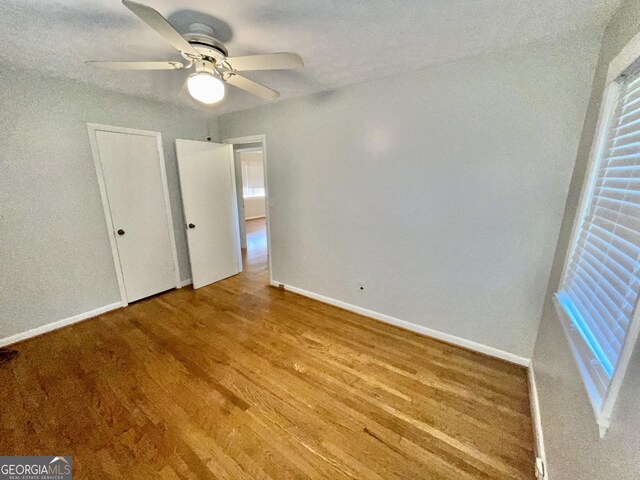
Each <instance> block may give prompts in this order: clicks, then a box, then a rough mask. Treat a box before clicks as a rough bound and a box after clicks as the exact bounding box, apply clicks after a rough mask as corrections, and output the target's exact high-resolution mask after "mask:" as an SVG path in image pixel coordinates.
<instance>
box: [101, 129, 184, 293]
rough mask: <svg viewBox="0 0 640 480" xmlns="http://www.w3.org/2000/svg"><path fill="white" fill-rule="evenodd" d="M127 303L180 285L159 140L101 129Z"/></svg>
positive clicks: (104, 163)
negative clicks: (178, 283)
mask: <svg viewBox="0 0 640 480" xmlns="http://www.w3.org/2000/svg"><path fill="white" fill-rule="evenodd" d="M96 141H97V145H98V151H99V154H100V162H101V167H102V174H103V178H104V183H105V189H106V191H107V197H108V202H109V209H110V211H111V220H112V223H113V228H114V230H115V232H114V233H115V239H116V243H117V247H118V256H119V258H120V268H121V270H122V276H123V279H124V287H125V291H126V295H127V301H128V302H133V301H135V300H139V299H141V298H144V297H148V296H150V295H154V294H156V293H159V292H163V291H165V290H169V289H171V288H174V287H176V272H175V266H174V260H173V254H174V251H173V247H172V244H171V240H170V232H169V228H170V225H169V222H168V220H167V205H166V201H165V194H164V189H163V185H164V179H163V176H162V173H161V170H160V161H161V159H160V154H159V152H158V146H157V141H156V138H155V137H153V136H145V135H133V134H125V133H114V132H105V131H96Z"/></svg>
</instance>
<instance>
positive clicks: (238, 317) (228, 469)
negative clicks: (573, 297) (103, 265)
mask: <svg viewBox="0 0 640 480" xmlns="http://www.w3.org/2000/svg"><path fill="white" fill-rule="evenodd" d="M259 230H260V229H259V228H258V229H257V231H258V233H257V234H256V231H252V232H250V235H253V234H256V235H259V234H260V233H259ZM255 238H256V239H257V236H256V237H255ZM264 243H265V242H259V241H256V244H261V245H264ZM265 258H266V255H265V252H264V247H262V250H260V249H251V248H250V249H249V251H248V253H247V255H246V259H245V263H246V268H245V271H244V272H243V273H242V274H240V275H237V276H235V277H233V278H230V279H227V280H224V281H222V282H220V283H218V284H216V285H212V286H209V287H205V288H202V289H199V290H197V291H194V290H192V289H191V288H184V289H181V290H176V291H172V292H169V293H166V294H163V295H159V296H156V297H153V298H150V299H147V300H143V301H140V302H138V303H136V304H133V305H131V306H130V307H128V308H125V309H121V310H117V311H114V312H110V313H108V314H105V315H102V316H100V317H98V318H95V319H92V320H88V321H85V322H83V323H80V324H77V325H74V326H71V327H68V328H65V329H62V330H58V331H56V332H53V333H50V334H47V335H44V336H42V337H39V338H35V339H32V340H29V341H25V342H23V343H20V344H18V345H15V346H14V348H16V349H17V350H19V352H20V354H19V356H18V357H17V358H16V359H14V360H12V361H11V362H10V363H7V364H5V365H3V366H0V387H1V388H0V454H1V455H38V454H39V455H73V467H74V478H75V479H102V478H123V479H146V478H162V479H177V478H190V479H207V478H220V479H223V478H229V479H243V478H247V479H266V478H273V479H281V478H325V479H332V480H333V479H343V478H344V479H347V478H350V479H367V480H369V479H395V478H405V479H412V480H413V479H419V478H424V479H440V478H446V479H456V480H458V479H475V478H500V479H502V478H505V479H508V478H512V479H523V478H527V479H530V478H533V477H534V476H533V457H534V454H533V437H532V431H531V420H530V416H529V398H528V391H527V380H526V373H525V370H524V369H522V368H520V367H517V366H514V365H510V364H508V363H505V362H502V361H499V360H495V359H492V358H489V357H485V356H482V355H480V354H476V353H473V352H470V351H466V350H463V349H460V348H457V347H454V346H451V345H447V344H445V343H442V342H438V341H435V340H431V339H429V338H426V337H422V336H420V335H417V334H414V333H411V332H407V331H403V330H401V329H398V328H396V327H393V326H389V325H385V324H382V323H379V322H377V321H374V320H371V319H368V318H365V317H361V316H359V315H356V314H352V313H349V312H347V311H344V310H341V309H338V308H335V307H331V306H328V305H324V304H321V303H318V302H315V301H313V300H310V299H307V298H304V297H300V296H297V295H295V294H292V293H289V292H283V291H280V290H278V289H275V288H272V287H267V286H266V284H267V280H268V275H267V270H266V262H265Z"/></svg>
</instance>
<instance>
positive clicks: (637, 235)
mask: <svg viewBox="0 0 640 480" xmlns="http://www.w3.org/2000/svg"><path fill="white" fill-rule="evenodd" d="M598 130H599V131H598V137H597V139H596V145H595V148H594V153H593V156H592V164H591V167H590V172H589V180H588V181H587V183H586V186H585V188H584V192H583V197H582V206H581V209H580V214H579V216H578V218H577V221H576V225H575V227H574V232H573V238H572V242H571V246H570V250H569V255H568V256H567V262H566V264H565V270H564V273H563V278H562V282H561V285H560V288H559V291H558V292H557V293H556V306H557V309H558V312H559V316H560V318H561V321H562V324H563V327H564V330H565V333H566V334H567V337H568V339H569V344H570V346H571V350H572V352H573V355H574V357H575V359H576V361H577V363H578V367H579V369H580V372H581V374H582V377H583V380H584V384H585V386H586V389H587V392H588V394H589V399H590V400H591V404H592V406H593V409H594V411H595V413H596V419H597V421H598V424H599V425H600V427H601V433H602V434H604V432H605V431H606V428H608V426H609V421H610V417H611V412H612V408H613V403H614V402H615V397H616V396H617V391H618V389H619V387H620V383H621V381H622V377H623V376H624V372H625V370H626V366H627V363H628V360H629V357H630V356H631V352H632V350H633V346H634V344H635V340H636V338H637V334H638V332H637V330H638V324H639V323H640V322H639V321H638V319H637V318H636V317H639V316H640V313H639V312H638V311H637V310H638V309H636V306H637V304H638V295H639V293H640V72H639V71H637V70H636V71H635V72H633V73H628V74H627V75H623V76H621V77H619V78H618V80H616V81H614V82H612V83H611V84H610V86H609V87H608V88H607V91H606V94H605V100H604V102H603V110H602V114H601V118H600V123H599V127H598Z"/></svg>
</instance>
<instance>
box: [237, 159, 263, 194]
mask: <svg viewBox="0 0 640 480" xmlns="http://www.w3.org/2000/svg"><path fill="white" fill-rule="evenodd" d="M241 166H242V196H243V197H264V167H263V165H262V162H261V161H254V160H242V163H241Z"/></svg>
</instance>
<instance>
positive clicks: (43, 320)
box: [0, 67, 217, 339]
mask: <svg viewBox="0 0 640 480" xmlns="http://www.w3.org/2000/svg"><path fill="white" fill-rule="evenodd" d="M0 84H2V88H1V89H0V105H2V115H1V118H0V129H1V132H2V135H0V205H1V207H0V208H1V210H0V236H1V240H0V306H1V310H0V339H2V338H5V337H8V336H11V335H14V334H17V333H21V332H24V331H26V330H28V329H31V328H35V327H38V326H41V325H44V324H48V323H51V322H54V321H58V320H62V319H65V318H68V317H71V316H74V315H78V314H81V313H84V312H87V311H91V310H94V309H96V308H99V307H102V306H104V305H108V304H112V303H115V302H118V301H119V293H118V284H117V280H116V277H115V271H114V266H113V260H112V257H111V249H110V246H109V238H108V234H107V228H106V224H105V220H104V213H103V210H102V204H101V201H100V192H99V190H98V183H97V180H96V174H95V169H94V166H93V159H92V156H91V150H90V147H89V139H88V135H87V129H86V122H96V123H105V124H111V125H118V126H124V127H132V128H139V129H144V130H156V131H160V132H161V133H162V137H163V142H164V153H165V160H166V169H167V176H168V181H169V190H170V197H171V207H172V213H173V219H174V229H175V232H176V242H177V247H178V259H179V263H180V275H181V278H182V279H187V278H189V277H190V272H189V264H188V260H187V249H186V237H185V233H184V225H183V223H184V222H183V219H182V207H181V203H180V193H179V186H178V178H177V168H176V162H175V148H174V139H175V138H176V137H179V138H191V139H199V140H204V139H205V138H206V136H207V125H206V120H205V119H204V117H203V116H202V114H200V113H198V112H195V111H193V110H187V109H182V108H178V107H175V106H171V105H164V104H159V103H154V102H149V101H145V100H142V99H137V98H133V97H130V96H126V95H121V94H117V93H112V92H106V91H103V90H99V89H97V88H95V87H92V86H87V85H85V84H82V83H78V82H74V81H69V80H60V79H46V78H41V77H40V76H39V75H38V74H36V73H33V72H30V73H27V72H19V71H15V70H11V69H10V68H6V67H5V68H3V69H1V70H0ZM210 128H211V129H212V132H213V135H217V133H216V123H215V121H213V122H211V126H210Z"/></svg>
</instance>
